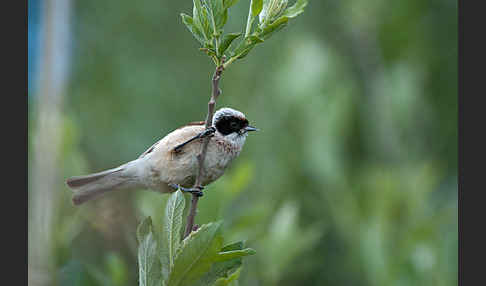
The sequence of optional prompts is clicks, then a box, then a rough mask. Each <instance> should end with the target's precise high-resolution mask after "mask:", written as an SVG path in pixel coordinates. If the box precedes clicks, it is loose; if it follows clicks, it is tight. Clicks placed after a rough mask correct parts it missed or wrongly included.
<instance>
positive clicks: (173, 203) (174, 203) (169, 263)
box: [160, 190, 186, 276]
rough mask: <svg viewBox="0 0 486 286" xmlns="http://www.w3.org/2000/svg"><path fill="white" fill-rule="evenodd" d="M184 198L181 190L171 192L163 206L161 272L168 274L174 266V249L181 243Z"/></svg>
mask: <svg viewBox="0 0 486 286" xmlns="http://www.w3.org/2000/svg"><path fill="white" fill-rule="evenodd" d="M185 204H186V200H185V198H184V195H183V194H182V192H181V191H179V190H177V191H176V192H173V193H172V194H171V195H170V196H169V199H168V200H167V204H166V206H165V218H164V225H163V228H164V232H163V240H162V242H161V244H162V245H161V246H162V255H161V258H160V259H161V263H162V273H163V274H165V276H167V275H168V273H169V271H170V269H172V268H173V267H174V259H175V256H176V250H177V249H178V248H179V246H180V244H181V229H182V220H183V213H184V208H185Z"/></svg>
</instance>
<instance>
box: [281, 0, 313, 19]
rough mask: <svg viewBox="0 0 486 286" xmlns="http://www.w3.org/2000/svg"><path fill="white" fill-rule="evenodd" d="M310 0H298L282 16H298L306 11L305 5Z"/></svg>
mask: <svg viewBox="0 0 486 286" xmlns="http://www.w3.org/2000/svg"><path fill="white" fill-rule="evenodd" d="M307 2H308V0H297V2H295V4H294V5H292V6H291V7H289V8H287V10H285V12H284V14H283V15H282V16H285V17H289V18H294V17H297V16H298V15H299V14H300V13H302V12H304V8H305V6H307Z"/></svg>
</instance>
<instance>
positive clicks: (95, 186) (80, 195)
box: [66, 161, 141, 205]
mask: <svg viewBox="0 0 486 286" xmlns="http://www.w3.org/2000/svg"><path fill="white" fill-rule="evenodd" d="M66 183H67V185H68V186H69V187H70V188H71V189H72V190H73V192H74V194H73V197H72V200H73V203H74V204H75V205H80V204H82V203H84V202H86V201H89V200H91V199H93V198H95V197H97V196H99V195H101V194H103V193H105V192H109V191H114V190H122V189H128V188H136V187H140V186H141V184H140V181H139V179H138V176H137V173H136V161H132V162H129V163H127V164H124V165H122V166H120V167H117V168H113V169H109V170H106V171H103V172H99V173H94V174H89V175H86V176H76V177H71V178H69V179H67V180H66Z"/></svg>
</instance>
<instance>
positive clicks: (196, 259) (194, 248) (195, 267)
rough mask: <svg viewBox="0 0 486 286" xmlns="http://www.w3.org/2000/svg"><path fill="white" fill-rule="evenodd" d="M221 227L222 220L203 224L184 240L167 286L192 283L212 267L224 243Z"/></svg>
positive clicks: (180, 285)
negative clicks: (220, 231)
mask: <svg viewBox="0 0 486 286" xmlns="http://www.w3.org/2000/svg"><path fill="white" fill-rule="evenodd" d="M220 227H221V222H216V223H208V224H205V225H202V226H201V227H200V228H199V229H198V230H197V231H193V232H191V234H190V235H189V236H188V237H186V238H185V239H184V240H183V242H182V245H181V246H180V248H179V251H178V252H177V255H176V258H175V260H174V268H172V270H171V272H170V274H169V278H168V281H167V282H168V283H167V286H184V285H192V284H193V283H194V282H196V281H197V280H198V279H200V278H201V277H202V276H203V275H204V274H205V273H206V272H207V271H208V270H209V269H210V268H211V265H212V264H213V262H214V260H215V259H216V256H217V254H218V252H219V250H220V249H221V246H222V244H223V238H222V236H221V235H220V233H219V229H220Z"/></svg>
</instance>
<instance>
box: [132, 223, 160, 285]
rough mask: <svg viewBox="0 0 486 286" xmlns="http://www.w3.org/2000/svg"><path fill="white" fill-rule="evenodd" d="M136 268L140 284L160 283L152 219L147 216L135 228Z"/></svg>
mask: <svg viewBox="0 0 486 286" xmlns="http://www.w3.org/2000/svg"><path fill="white" fill-rule="evenodd" d="M137 239H138V241H139V246H138V269H139V285H140V286H159V285H161V283H162V275H161V272H160V261H159V259H158V256H157V242H156V239H155V238H154V235H153V232H152V219H151V218H150V217H147V218H146V219H145V220H143V221H142V223H141V224H140V225H139V227H138V228H137Z"/></svg>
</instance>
